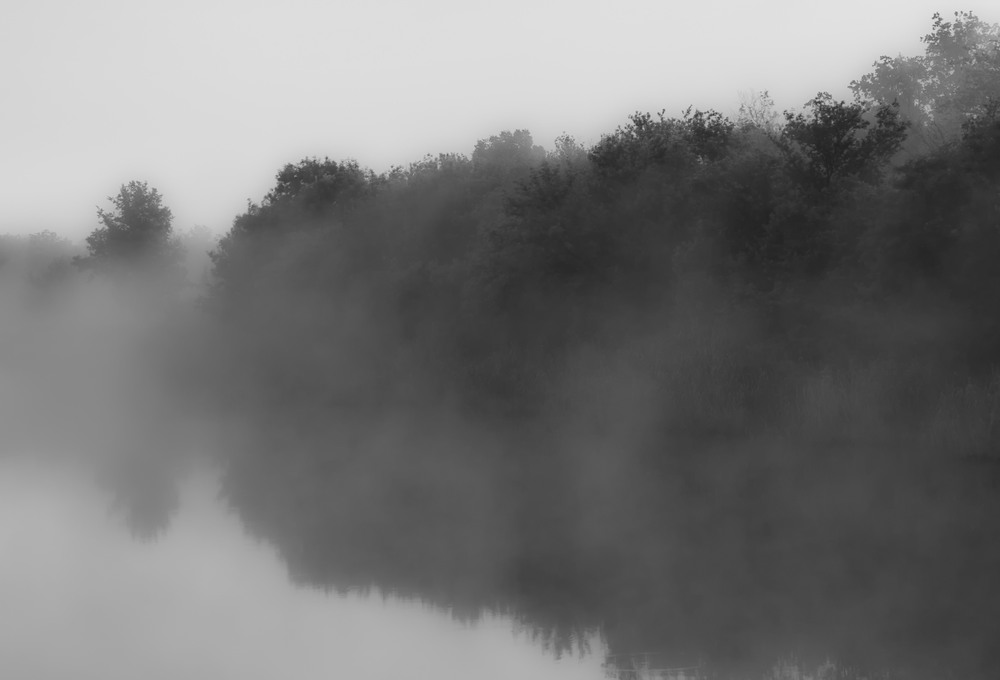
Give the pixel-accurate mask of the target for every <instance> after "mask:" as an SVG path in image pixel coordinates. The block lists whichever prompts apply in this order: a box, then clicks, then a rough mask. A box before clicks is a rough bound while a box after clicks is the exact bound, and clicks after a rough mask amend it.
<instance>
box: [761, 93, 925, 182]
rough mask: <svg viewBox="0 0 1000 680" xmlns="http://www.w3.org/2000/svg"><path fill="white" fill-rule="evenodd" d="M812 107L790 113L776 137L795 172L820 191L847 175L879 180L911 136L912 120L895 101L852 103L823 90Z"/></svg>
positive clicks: (814, 100) (809, 103)
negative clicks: (909, 121)
mask: <svg viewBox="0 0 1000 680" xmlns="http://www.w3.org/2000/svg"><path fill="white" fill-rule="evenodd" d="M806 106H807V107H808V111H807V112H806V113H804V114H803V113H792V112H789V111H786V112H785V125H784V128H782V130H781V134H780V136H779V137H778V138H777V140H776V141H777V144H778V147H779V148H780V149H781V152H782V154H783V155H784V156H785V159H786V162H787V163H788V167H789V169H790V170H791V172H792V173H793V174H794V175H795V176H796V178H798V179H799V180H800V181H802V182H803V183H804V184H806V185H809V186H811V187H813V188H815V189H825V188H827V187H829V186H830V185H831V184H832V183H833V182H834V181H835V180H836V179H838V178H844V177H858V178H860V179H863V180H867V181H869V182H873V181H877V179H878V178H879V176H880V172H881V170H882V168H883V167H884V165H885V164H886V163H887V162H888V160H889V159H890V158H891V157H892V156H893V154H895V153H896V151H898V150H899V148H900V145H901V144H902V143H903V140H904V139H906V128H907V123H906V122H904V121H902V120H900V118H899V114H898V107H897V106H895V105H874V106H873V105H869V104H866V103H864V102H860V101H855V102H852V103H850V104H848V103H846V102H843V101H840V102H838V101H835V100H834V99H833V97H832V96H831V95H830V94H829V93H827V92H820V93H819V94H818V95H816V97H815V98H814V99H812V100H810V101H809V102H807V103H806ZM870 116H871V117H873V118H874V121H872V120H871V119H870ZM873 122H874V125H873Z"/></svg>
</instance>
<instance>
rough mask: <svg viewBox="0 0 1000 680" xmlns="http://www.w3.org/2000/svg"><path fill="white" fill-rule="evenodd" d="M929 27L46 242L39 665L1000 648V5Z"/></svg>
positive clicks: (30, 283) (154, 211) (33, 281)
mask: <svg viewBox="0 0 1000 680" xmlns="http://www.w3.org/2000/svg"><path fill="white" fill-rule="evenodd" d="M930 30H931V31H932V33H931V34H929V35H928V36H927V37H926V38H925V39H924V41H923V44H924V47H925V55H924V57H922V58H920V59H914V58H910V57H904V56H902V55H901V56H899V57H895V58H888V57H887V58H885V59H884V60H883V61H882V62H880V63H879V64H875V65H873V66H872V68H873V71H872V72H871V73H870V74H868V75H862V74H859V80H856V81H853V82H852V83H851V85H850V89H851V90H852V91H853V92H854V94H855V95H856V96H855V98H854V99H852V100H851V101H846V100H840V99H839V98H837V97H834V96H832V95H830V94H827V93H826V92H822V91H821V92H819V93H817V94H816V95H815V96H814V97H813V98H812V99H810V100H808V101H806V102H805V103H803V104H802V106H801V108H798V109H795V110H788V111H785V112H783V113H778V112H777V110H776V109H775V106H774V102H773V101H772V100H771V99H770V97H769V95H768V94H767V93H765V92H761V93H758V94H756V95H748V99H747V101H746V102H745V105H744V107H743V109H741V111H740V112H739V113H737V114H735V115H734V116H727V115H725V114H723V113H720V112H718V111H713V110H701V109H695V108H692V109H689V110H687V111H686V112H684V113H682V114H680V115H678V116H672V115H670V114H667V113H665V112H661V113H659V114H652V113H641V112H640V113H636V114H634V115H632V116H630V117H628V118H626V119H625V120H623V121H621V122H620V123H619V124H618V126H617V127H616V128H614V129H613V130H608V131H607V132H606V133H605V134H603V135H602V136H601V137H600V138H599V139H598V140H597V141H595V142H588V143H583V142H580V141H577V140H575V139H573V138H572V137H569V136H563V137H560V138H559V140H557V143H556V145H555V146H554V148H550V149H546V148H544V147H542V146H541V145H539V144H536V143H535V138H534V137H533V136H532V134H531V132H529V131H528V130H525V129H521V128H517V129H504V130H500V131H498V132H497V133H495V134H490V135H489V136H486V137H482V138H480V139H479V140H478V141H477V142H476V143H475V145H474V146H473V152H472V154H471V155H470V156H466V155H463V154H454V153H442V154H440V155H437V156H426V157H424V158H422V159H420V160H416V161H414V162H412V163H410V164H409V165H407V166H406V167H397V168H394V169H392V170H390V171H387V172H376V171H373V170H371V169H369V168H367V167H365V166H363V165H361V164H360V163H358V162H357V161H354V160H350V159H347V160H332V159H330V158H320V157H317V156H307V157H305V158H304V159H302V160H299V161H297V162H288V163H286V164H284V165H281V166H279V168H278V170H277V173H276V174H275V176H274V183H273V187H272V188H271V189H270V190H269V191H268V192H267V194H265V196H264V198H263V199H262V200H261V201H260V202H256V203H255V202H248V203H247V205H246V207H245V210H244V212H241V213H239V214H237V215H236V216H235V217H234V219H233V220H232V223H231V227H230V228H229V229H228V230H226V231H225V232H224V233H221V232H220V233H217V234H213V233H211V232H208V231H207V230H190V231H184V230H181V229H177V228H176V226H175V220H174V215H173V212H172V208H171V207H170V205H171V200H172V199H171V197H170V196H169V195H166V194H162V195H161V194H160V193H159V191H158V189H157V188H155V187H154V186H151V185H150V184H149V183H147V182H145V181H142V180H134V181H130V182H128V183H127V184H122V185H121V188H120V190H119V191H118V193H117V194H113V195H112V196H111V197H110V198H109V199H108V201H109V202H108V203H107V204H104V207H102V208H100V209H99V211H98V214H97V219H96V221H95V222H96V223H95V225H94V226H95V228H94V229H93V231H91V232H90V234H89V236H88V237H87V238H86V239H85V240H84V241H83V242H80V243H77V242H72V241H69V240H66V239H62V238H60V237H58V236H56V235H55V234H52V233H49V232H43V233H39V234H35V235H32V236H8V237H3V239H2V240H0V321H2V323H0V413H2V414H3V416H2V417H3V423H2V425H3V432H4V437H3V439H2V440H0V464H2V465H3V468H2V474H0V484H2V486H3V493H2V494H0V503H2V504H3V507H2V508H0V510H2V512H0V517H2V518H3V519H2V520H0V537H2V541H3V544H2V547H3V562H2V563H0V569H2V570H3V571H2V572H0V577H2V578H0V598H2V600H3V601H2V602H0V604H2V605H3V607H2V608H0V612H2V614H0V625H2V626H4V627H5V630H0V633H4V632H6V633H8V634H7V635H5V636H4V637H3V641H2V642H0V644H3V645H5V647H4V648H0V674H2V675H5V676H6V675H11V676H12V677H22V676H24V677H61V676H63V675H64V674H67V673H71V672H72V673H73V674H74V677H77V676H80V675H83V676H84V677H95V678H96V677H123V678H124V677H136V676H142V677H159V676H157V675H156V674H157V673H161V674H162V677H177V676H181V677H219V676H222V677H228V676H244V675H245V676H249V677H274V676H275V675H277V674H281V675H283V676H290V677H302V676H304V677H311V676H312V675H317V676H318V675H320V674H323V675H331V674H336V675H338V676H339V675H341V674H344V675H351V676H357V677H373V678H381V677H394V676H397V675H402V674H404V673H405V674H409V675H415V676H417V677H423V676H425V675H431V674H433V675H435V676H443V677H465V676H467V675H469V674H472V673H475V674H476V675H486V676H487V677H489V676H490V674H495V676H496V677H510V676H517V677H520V676H527V677H558V676H565V677H584V678H586V677H596V676H597V674H603V673H604V672H607V673H608V674H609V676H611V677H621V678H626V677H627V678H633V677H635V678H639V677H655V676H657V673H659V672H657V671H654V670H651V668H636V666H637V665H639V666H641V665H642V664H646V665H647V666H649V667H652V668H661V669H662V668H675V669H676V668H684V669H687V670H686V671H683V672H684V673H687V674H688V675H696V676H698V677H705V678H708V677H711V678H718V680H729V679H732V680H736V679H738V678H750V677H753V678H760V677H765V678H774V679H777V678H782V680H784V679H785V678H787V677H793V676H794V677H806V676H805V675H803V674H804V673H808V674H811V675H809V677H815V678H823V679H824V680H827V678H830V677H833V676H837V677H840V678H843V679H844V680H857V679H858V678H872V677H899V678H914V679H918V680H922V679H923V678H932V677H940V676H942V675H946V676H953V677H962V678H972V679H978V678H991V677H995V676H996V674H997V671H998V669H1000V652H998V650H1000V645H998V644H997V642H998V641H997V636H996V633H995V629H996V627H995V625H994V622H995V620H996V617H997V614H998V613H1000V588H998V587H997V586H996V583H995V575H996V573H998V569H1000V547H998V546H1000V543H998V542H997V541H996V538H997V536H998V531H1000V520H998V518H1000V513H998V511H1000V493H998V488H1000V464H998V462H997V461H998V456H997V452H998V451H1000V429H998V428H997V427H996V423H997V422H1000V368H998V367H1000V351H998V348H1000V325H998V324H997V322H996V309H998V308H1000V274H998V270H997V268H996V266H995V263H996V260H997V258H998V257H1000V238H998V236H997V233H996V229H995V226H996V224H997V220H998V219H1000V213H998V211H1000V205H998V204H997V202H996V200H995V199H996V196H995V193H996V192H995V187H996V182H997V181H998V180H1000V166H998V165H997V159H998V158H1000V122H998V121H1000V119H998V111H1000V110H998V107H997V104H996V102H997V101H998V100H1000V80H998V79H997V75H996V74H997V73H1000V71H998V70H997V68H996V63H997V59H998V55H997V52H996V44H997V40H998V36H1000V26H996V25H994V24H989V23H987V22H984V21H982V20H980V19H979V18H977V17H976V16H975V15H971V14H961V15H955V18H954V20H953V21H952V20H949V21H946V20H945V19H944V18H942V17H935V19H934V20H933V23H932V25H931V27H930ZM901 79H902V80H901ZM900 83H902V84H903V85H900ZM904 86H905V87H904ZM900 88H902V89H900ZM904 95H905V97H904ZM906 97H909V99H906ZM901 99H902V100H903V101H902V102H901V101H900V100H901ZM112 190H113V187H112ZM8 604H9V606H7V605H8ZM56 649H58V650H59V653H58V654H57V653H55V652H54V651H53V650H56ZM8 664H9V666H8ZM70 669H73V670H72V671H71V670H70ZM88 673H89V674H90V675H87V674H88ZM678 673H680V671H678V672H677V673H673V676H677V675H678ZM666 675H667V676H670V675H671V673H666ZM659 676H660V677H664V673H659Z"/></svg>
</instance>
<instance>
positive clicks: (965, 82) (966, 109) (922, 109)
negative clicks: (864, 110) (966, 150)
mask: <svg viewBox="0 0 1000 680" xmlns="http://www.w3.org/2000/svg"><path fill="white" fill-rule="evenodd" d="M933 21H934V23H933V32H932V33H929V34H927V35H925V36H924V37H923V39H922V41H923V43H924V44H925V45H926V50H925V54H924V55H923V56H919V57H903V56H898V57H895V58H891V57H887V56H883V57H882V58H881V59H880V60H879V61H878V62H876V63H875V64H873V68H874V71H873V72H872V73H869V74H867V75H865V76H862V77H861V78H860V79H859V80H855V81H853V82H852V83H851V88H852V89H853V90H854V93H855V95H856V96H858V97H863V98H865V99H870V100H874V101H878V102H883V103H886V104H889V103H893V102H896V103H898V104H899V107H900V115H901V117H902V119H903V120H904V121H908V122H909V123H910V124H911V126H912V144H910V145H909V148H910V151H911V153H924V152H927V151H930V150H933V149H936V148H939V147H940V146H942V145H944V144H948V143H952V142H954V141H955V140H957V139H958V138H959V137H960V135H961V131H962V126H963V124H964V123H965V122H966V121H968V120H969V118H970V117H973V116H976V115H978V114H981V113H982V112H983V111H984V107H987V106H989V102H990V101H991V100H995V99H997V98H1000V25H997V24H988V23H986V22H984V21H982V20H981V19H980V18H979V17H977V16H976V15H975V14H973V13H972V12H955V19H954V21H945V20H944V18H943V17H942V16H941V15H940V14H937V13H936V14H934V19H933Z"/></svg>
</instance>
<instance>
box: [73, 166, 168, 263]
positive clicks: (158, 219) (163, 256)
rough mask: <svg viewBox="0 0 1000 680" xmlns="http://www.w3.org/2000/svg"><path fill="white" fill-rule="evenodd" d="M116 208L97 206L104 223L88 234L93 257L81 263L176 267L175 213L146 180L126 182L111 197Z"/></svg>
mask: <svg viewBox="0 0 1000 680" xmlns="http://www.w3.org/2000/svg"><path fill="white" fill-rule="evenodd" d="M108 200H109V201H111V204H112V206H113V209H111V210H104V209H103V208H98V209H97V217H98V218H99V219H100V221H101V224H102V226H100V227H98V228H97V229H95V230H94V231H93V232H92V233H91V234H90V236H88V237H87V239H86V243H87V249H88V251H89V253H90V254H89V256H88V257H85V258H79V259H78V260H77V263H78V264H80V265H82V266H85V267H89V268H95V269H104V270H108V269H115V270H121V269H125V268H127V269H140V270H141V269H149V268H157V269H159V268H162V267H171V266H175V265H176V264H177V262H178V260H179V258H180V255H181V252H180V247H179V245H178V243H177V241H176V240H175V239H174V238H173V227H172V222H173V215H172V214H171V212H170V209H169V208H167V207H166V206H164V205H163V197H162V196H160V192H158V191H157V190H156V189H153V188H150V187H149V185H148V184H147V183H146V182H138V181H132V182H129V183H128V184H123V185H122V187H121V189H120V190H119V192H118V194H117V195H116V196H109V197H108Z"/></svg>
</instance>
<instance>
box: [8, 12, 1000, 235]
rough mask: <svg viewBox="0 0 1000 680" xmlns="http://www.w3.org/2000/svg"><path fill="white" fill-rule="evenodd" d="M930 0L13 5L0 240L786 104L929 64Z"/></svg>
mask: <svg viewBox="0 0 1000 680" xmlns="http://www.w3.org/2000/svg"><path fill="white" fill-rule="evenodd" d="M956 9H963V10H966V9H971V10H973V11H976V13H977V14H979V16H980V17H981V18H983V19H984V20H986V21H991V22H994V21H997V20H1000V10H991V9H990V3H985V2H975V3H972V4H967V5H965V6H964V7H949V6H942V5H941V3H940V0H938V1H935V2H928V1H926V0H882V1H879V2H872V0H841V2H837V3H832V2H828V1H826V0H824V1H823V2H819V1H815V0H761V1H758V2H746V1H745V0H715V1H713V0H698V1H697V2H695V1H688V0H686V1H685V2H677V1H675V0H615V2H610V1H606V2H592V1H589V0H531V1H530V2H529V1H526V0H508V1H507V2H502V3H499V2H489V3H487V2H478V1H476V0H422V1H421V2H414V1H412V0H357V1H355V0H326V1H325V2H319V1H307V0H281V1H280V2H279V1H276V0H268V1H262V0H196V1H188V0H173V1H172V2H163V1H162V0H159V1H158V2H155V3H154V2H146V1H144V0H127V1H126V0H90V1H86V2H84V1H81V0H58V1H51V0H49V1H47V0H5V2H4V9H3V18H2V21H0V87H2V88H3V96H2V107H0V233H5V232H7V233H29V232H33V231H39V230H41V229H45V228H48V229H52V230H54V231H57V232H60V233H63V234H66V235H67V236H70V237H72V238H74V239H77V238H80V237H82V236H84V235H85V234H87V233H89V232H90V231H91V230H92V229H93V228H94V227H95V226H96V218H95V211H96V206H97V205H101V206H106V205H107V203H106V201H105V197H106V196H108V195H110V194H113V193H116V192H117V189H118V187H119V186H120V185H121V184H122V183H124V182H127V181H129V180H132V179H141V180H145V181H148V182H149V183H150V184H151V185H152V186H154V187H156V188H158V189H159V190H160V192H161V193H162V194H163V196H164V199H165V202H166V204H167V205H168V206H169V207H170V208H171V209H172V210H173V212H174V216H175V221H174V226H175V228H176V229H178V230H186V229H187V228H189V227H191V226H194V225H195V224H201V225H205V226H208V227H210V228H211V229H213V230H214V231H217V232H224V231H226V230H227V229H228V228H229V226H230V225H231V222H232V219H233V217H234V216H235V215H236V214H238V213H239V212H241V211H243V210H244V209H245V207H246V201H247V199H252V200H254V201H259V200H260V199H261V197H262V196H263V195H264V193H265V192H266V191H267V190H268V189H269V188H270V187H271V186H272V184H273V181H274V175H275V173H276V172H277V171H278V169H279V168H280V167H281V166H282V165H283V164H285V163H287V162H295V161H297V160H300V159H301V158H303V157H305V156H320V157H322V156H330V157H331V158H333V159H336V160H340V159H343V158H354V159H356V160H358V161H359V162H360V163H361V164H362V165H364V166H368V167H371V168H372V169H374V170H376V171H383V170H386V169H388V168H389V166H391V165H394V164H399V165H406V164H407V163H409V162H412V161H415V160H418V159H420V158H421V157H422V156H423V155H424V154H427V153H432V154H437V153H439V152H459V153H465V154H469V153H471V151H472V148H473V147H474V145H475V142H476V140H478V139H481V138H483V137H488V136H490V135H492V134H496V133H497V132H499V131H501V130H505V129H516V128H527V129H529V130H530V131H531V132H532V133H533V135H534V138H535V141H536V143H539V144H542V145H543V146H545V147H547V148H551V146H552V142H553V140H554V139H555V137H557V136H558V135H560V134H562V133H564V132H565V133H568V134H571V135H573V136H574V137H576V138H577V139H578V140H580V141H581V142H584V143H586V144H591V143H593V142H595V141H597V139H599V137H600V135H601V133H604V132H610V131H612V130H614V128H615V127H616V126H617V125H619V124H621V123H623V122H626V120H627V116H628V115H629V114H630V113H632V112H634V111H636V110H643V111H654V112H655V111H658V110H660V109H666V110H667V113H668V114H672V115H673V114H679V113H680V112H681V111H682V110H683V109H684V108H685V107H687V106H688V105H692V104H693V105H694V106H695V107H696V108H703V109H706V108H716V109H718V110H720V111H722V112H723V113H735V110H736V109H737V108H738V105H739V93H740V92H741V91H748V90H756V91H760V90H765V89H767V90H770V92H771V94H772V95H773V96H774V98H775V100H776V102H777V104H778V106H779V108H791V107H798V106H800V105H801V104H802V103H804V102H805V101H806V100H808V99H809V98H811V97H812V96H813V95H815V94H816V92H817V91H820V90H827V91H830V92H832V93H834V94H835V95H837V96H839V97H844V98H846V97H847V96H849V92H848V90H847V84H848V83H849V82H850V81H851V80H852V79H853V78H856V77H859V76H861V75H863V74H864V73H866V72H867V71H868V70H869V68H870V66H871V64H872V62H874V61H875V60H876V59H877V58H878V57H879V56H880V55H882V54H889V55H892V56H895V55H896V54H899V53H903V54H908V55H915V54H920V53H922V52H923V46H922V45H921V43H920V36H922V35H924V34H925V33H928V32H929V31H930V28H931V16H932V14H933V13H934V12H935V11H940V12H942V13H943V14H945V15H946V16H948V17H950V16H951V15H952V13H953V12H954V11H955V10H956Z"/></svg>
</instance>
